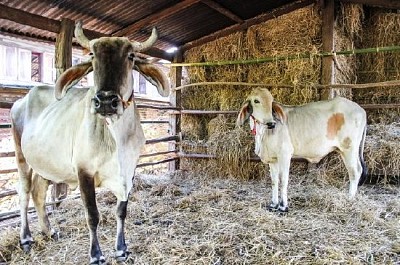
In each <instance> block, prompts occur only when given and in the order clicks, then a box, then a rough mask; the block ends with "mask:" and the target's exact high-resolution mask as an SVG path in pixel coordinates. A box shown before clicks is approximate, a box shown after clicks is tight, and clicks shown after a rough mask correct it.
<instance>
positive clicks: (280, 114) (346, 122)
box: [237, 88, 367, 212]
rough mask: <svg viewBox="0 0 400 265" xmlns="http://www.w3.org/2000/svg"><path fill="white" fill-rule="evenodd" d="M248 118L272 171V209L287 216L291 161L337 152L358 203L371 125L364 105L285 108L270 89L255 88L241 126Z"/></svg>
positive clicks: (239, 122) (339, 102)
mask: <svg viewBox="0 0 400 265" xmlns="http://www.w3.org/2000/svg"><path fill="white" fill-rule="evenodd" d="M249 118H251V119H250V127H251V130H252V132H253V134H254V135H255V153H256V155H258V156H259V157H260V158H261V161H262V162H263V163H265V164H269V168H270V174H271V180H272V202H271V204H270V206H269V209H270V210H278V211H281V212H287V211H288V202H287V186H288V178H289V167H290V160H291V158H292V157H295V158H305V159H307V160H308V161H309V162H312V163H317V162H318V161H320V160H321V159H322V158H323V157H324V156H326V155H327V154H328V153H330V152H331V151H334V150H336V151H338V152H339V153H340V155H341V157H342V159H343V162H344V164H345V166H346V168H347V170H348V173H349V177H350V188H349V196H350V198H354V196H355V194H356V192H357V185H358V183H360V184H362V183H363V181H364V179H365V177H366V174H367V167H366V165H365V162H364V158H363V151H364V142H365V134H366V126H367V120H366V113H365V111H364V109H362V108H361V107H360V106H359V105H357V104H356V103H354V102H352V101H350V100H348V99H345V98H342V97H336V98H334V99H332V100H327V101H318V102H313V103H309V104H305V105H302V106H285V105H282V104H279V103H276V102H274V99H273V97H272V95H271V93H270V92H269V91H268V90H267V89H265V88H256V89H254V90H253V91H252V92H251V93H250V95H249V96H248V97H247V99H246V101H245V103H244V104H243V106H242V107H241V110H240V112H239V115H238V118H237V125H239V126H241V125H243V123H244V122H245V121H246V120H247V119H249ZM360 177H362V178H361V179H360ZM279 181H280V182H281V200H280V201H279V192H278V189H279Z"/></svg>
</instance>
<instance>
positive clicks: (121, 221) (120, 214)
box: [115, 200, 129, 261]
mask: <svg viewBox="0 0 400 265" xmlns="http://www.w3.org/2000/svg"><path fill="white" fill-rule="evenodd" d="M127 206H128V201H120V200H118V202H117V213H116V215H117V238H116V240H115V249H116V252H115V258H116V259H117V261H125V260H126V258H127V257H128V255H129V252H128V251H126V250H127V247H126V244H125V231H124V228H125V218H126V208H127Z"/></svg>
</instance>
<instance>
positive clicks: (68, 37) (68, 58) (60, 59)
mask: <svg viewBox="0 0 400 265" xmlns="http://www.w3.org/2000/svg"><path fill="white" fill-rule="evenodd" d="M74 29H75V23H74V21H72V20H70V19H65V18H63V19H62V20H61V28H60V33H59V34H58V35H57V40H56V47H55V67H56V71H57V73H56V77H57V78H58V77H59V76H60V75H61V74H62V73H63V72H64V71H65V70H67V69H68V68H70V67H71V66H72V37H73V36H74ZM67 194H68V186H67V184H64V183H61V184H56V183H53V189H52V191H51V197H52V200H53V201H56V200H60V199H64V198H65V197H67ZM56 206H58V204H56Z"/></svg>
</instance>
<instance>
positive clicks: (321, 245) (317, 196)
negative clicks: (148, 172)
mask: <svg viewBox="0 0 400 265" xmlns="http://www.w3.org/2000/svg"><path fill="white" fill-rule="evenodd" d="M317 176H318V174H314V173H313V172H309V173H307V174H305V175H302V176H291V179H290V186H289V203H290V205H289V206H290V210H289V213H288V214H287V215H284V216H281V215H278V214H276V213H271V212H268V211H267V210H266V208H265V205H266V203H267V202H269V196H270V193H271V188H270V180H269V178H265V179H263V180H254V181H241V180H236V179H227V178H225V179H222V178H212V177H204V176H199V175H196V176H194V175H191V174H188V173H187V172H179V173H176V174H175V175H173V176H167V177H166V178H162V179H161V178H155V179H154V178H153V182H152V183H150V182H149V178H148V177H146V176H142V177H141V178H138V179H137V181H136V187H135V191H134V193H133V194H132V196H131V199H130V203H129V204H128V207H129V210H128V217H127V223H126V239H127V244H128V248H129V250H130V251H132V254H131V255H130V257H129V260H128V261H127V262H126V264H132V263H134V264H400V198H399V195H400V187H398V186H389V185H385V186H383V185H365V186H362V187H361V188H360V189H359V193H358V195H357V197H356V199H355V200H354V201H349V200H348V199H347V185H348V183H347V178H343V179H338V180H335V181H332V180H329V181H328V180H324V179H319V178H317ZM97 199H98V204H99V208H100V211H101V222H100V226H99V229H98V233H99V238H100V244H101V246H102V250H103V253H104V255H105V256H106V259H107V260H108V261H109V264H116V262H115V261H114V260H113V258H112V255H113V246H114V238H115V230H116V224H115V218H114V211H115V209H114V208H115V204H116V200H115V198H114V197H113V195H111V194H110V193H109V192H107V191H105V190H99V191H98V194H97ZM50 219H51V223H52V224H53V225H54V227H55V228H56V229H57V230H58V231H59V232H60V235H61V238H60V239H59V240H58V241H52V240H46V239H45V238H43V236H41V235H40V234H39V231H38V228H37V222H36V221H35V220H34V221H31V229H32V232H33V236H34V238H35V240H36V243H35V245H34V247H33V249H32V251H31V253H29V254H24V253H23V251H22V250H21V249H20V247H19V243H18V240H19V239H18V237H19V236H18V235H19V229H18V227H14V228H11V227H10V228H6V229H3V230H2V231H0V263H1V262H8V264H86V263H87V262H88V253H87V252H88V246H89V245H88V244H89V236H88V231H87V228H86V224H85V217H84V212H83V208H82V203H81V201H80V199H74V200H70V201H67V202H64V203H62V204H61V206H60V207H59V208H58V210H57V211H55V212H54V213H53V214H52V215H51V218H50Z"/></svg>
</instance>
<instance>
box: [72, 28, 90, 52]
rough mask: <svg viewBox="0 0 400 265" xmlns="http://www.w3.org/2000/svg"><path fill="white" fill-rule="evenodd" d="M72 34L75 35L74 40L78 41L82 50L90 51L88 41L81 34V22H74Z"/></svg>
mask: <svg viewBox="0 0 400 265" xmlns="http://www.w3.org/2000/svg"><path fill="white" fill-rule="evenodd" d="M74 33H75V38H76V40H77V41H78V43H79V44H80V45H81V46H82V47H83V48H86V49H88V50H90V45H89V42H90V40H89V39H88V38H86V36H85V34H83V29H82V21H78V22H76V24H75V32H74Z"/></svg>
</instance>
